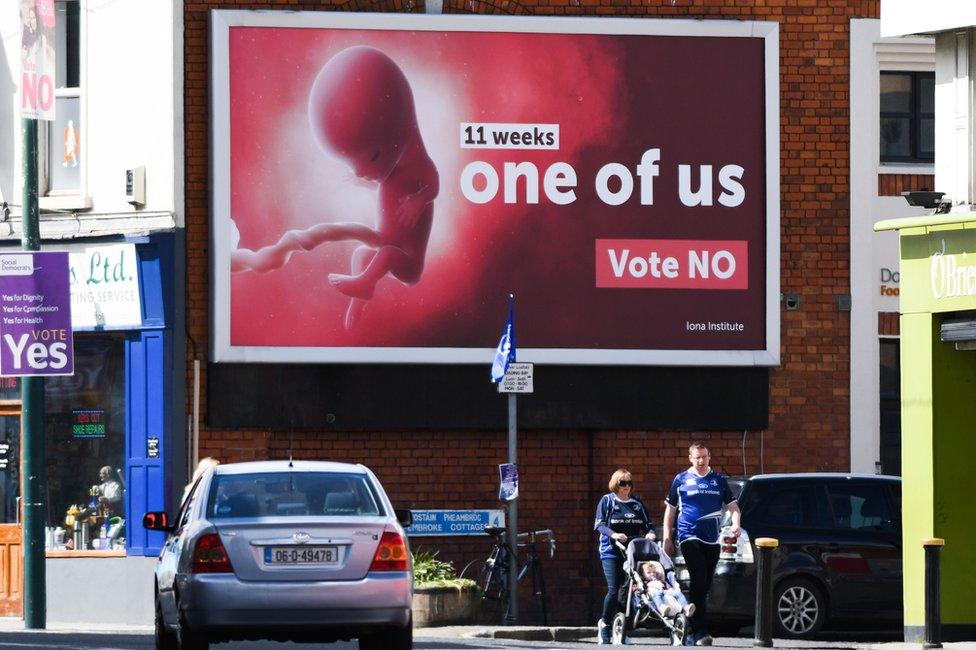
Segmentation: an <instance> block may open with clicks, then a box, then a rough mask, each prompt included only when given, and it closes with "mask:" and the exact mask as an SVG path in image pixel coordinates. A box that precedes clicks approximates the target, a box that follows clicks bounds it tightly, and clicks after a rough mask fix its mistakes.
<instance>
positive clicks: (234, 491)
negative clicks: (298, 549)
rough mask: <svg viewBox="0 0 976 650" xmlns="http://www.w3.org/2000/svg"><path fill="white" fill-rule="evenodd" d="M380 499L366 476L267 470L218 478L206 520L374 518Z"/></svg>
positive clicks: (209, 502)
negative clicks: (245, 518) (302, 517)
mask: <svg viewBox="0 0 976 650" xmlns="http://www.w3.org/2000/svg"><path fill="white" fill-rule="evenodd" d="M381 514H383V510H382V507H381V506H380V503H379V499H378V498H377V497H376V494H375V491H374V490H373V488H372V486H371V485H370V483H369V480H368V479H367V478H366V477H365V476H364V475H362V474H342V473H331V472H266V473H260V474H224V475H217V476H214V480H213V483H212V485H211V488H210V500H209V501H208V503H207V518H208V519H222V518H231V517H295V516H326V517H330V516H331V517H375V516H377V515H381Z"/></svg>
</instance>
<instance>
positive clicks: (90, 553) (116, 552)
mask: <svg viewBox="0 0 976 650" xmlns="http://www.w3.org/2000/svg"><path fill="white" fill-rule="evenodd" d="M44 557H125V551H124V550H121V549H120V550H113V551H67V550H65V551H44Z"/></svg>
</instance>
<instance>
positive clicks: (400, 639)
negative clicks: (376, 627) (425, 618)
mask: <svg viewBox="0 0 976 650" xmlns="http://www.w3.org/2000/svg"><path fill="white" fill-rule="evenodd" d="M359 650H413V621H411V622H410V623H408V624H407V625H406V626H405V627H396V628H390V629H387V630H383V631H381V632H374V633H373V634H369V635H366V636H363V637H360V638H359Z"/></svg>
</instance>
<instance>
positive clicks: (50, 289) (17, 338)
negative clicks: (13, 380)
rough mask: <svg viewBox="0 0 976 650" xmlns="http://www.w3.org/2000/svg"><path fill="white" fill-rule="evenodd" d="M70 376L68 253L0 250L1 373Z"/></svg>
mask: <svg viewBox="0 0 976 650" xmlns="http://www.w3.org/2000/svg"><path fill="white" fill-rule="evenodd" d="M72 374H74V337H73V333H72V330H71V294H70V289H69V276H68V254H67V253H65V252H55V251H51V252H29V251H24V252H18V253H2V254H0V376H4V377H26V376H31V375H72Z"/></svg>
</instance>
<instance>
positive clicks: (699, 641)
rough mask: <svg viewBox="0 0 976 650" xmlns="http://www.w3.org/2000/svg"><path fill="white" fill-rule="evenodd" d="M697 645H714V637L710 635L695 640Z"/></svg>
mask: <svg viewBox="0 0 976 650" xmlns="http://www.w3.org/2000/svg"><path fill="white" fill-rule="evenodd" d="M695 645H712V637H711V636H709V635H708V634H703V635H702V636H700V637H699V638H698V639H696V640H695Z"/></svg>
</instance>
